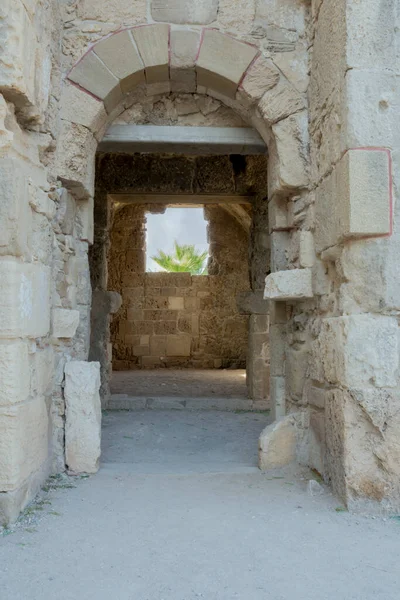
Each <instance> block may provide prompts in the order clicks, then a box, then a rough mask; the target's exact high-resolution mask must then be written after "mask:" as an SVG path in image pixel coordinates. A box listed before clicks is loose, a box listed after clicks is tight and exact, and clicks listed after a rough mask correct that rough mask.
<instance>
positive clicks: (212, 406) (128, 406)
mask: <svg viewBox="0 0 400 600" xmlns="http://www.w3.org/2000/svg"><path fill="white" fill-rule="evenodd" d="M269 408H270V402H269V401H268V400H248V399H245V398H177V397H176V396H128V394H113V395H112V396H111V399H110V401H109V402H108V406H107V410H144V409H149V410H221V411H227V412H228V411H236V410H244V411H254V412H257V411H266V410H269Z"/></svg>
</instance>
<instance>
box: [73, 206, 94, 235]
mask: <svg viewBox="0 0 400 600" xmlns="http://www.w3.org/2000/svg"><path fill="white" fill-rule="evenodd" d="M76 209H77V211H76V224H77V234H78V236H79V239H81V240H83V241H86V242H88V243H89V244H93V236H94V199H93V197H92V196H90V198H88V199H87V200H82V201H80V202H77V204H76Z"/></svg>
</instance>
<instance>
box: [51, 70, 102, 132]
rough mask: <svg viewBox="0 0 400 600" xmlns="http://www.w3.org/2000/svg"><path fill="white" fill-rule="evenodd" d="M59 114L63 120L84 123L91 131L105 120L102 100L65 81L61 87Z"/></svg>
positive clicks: (98, 129) (99, 126) (96, 130)
mask: <svg viewBox="0 0 400 600" xmlns="http://www.w3.org/2000/svg"><path fill="white" fill-rule="evenodd" d="M60 116H61V119H63V120H65V121H70V122H71V123H77V124H78V125H84V127H87V128H88V129H90V131H91V132H92V133H97V132H98V131H100V129H101V128H102V127H103V126H104V125H105V123H106V121H107V113H106V110H105V108H104V104H103V102H102V101H101V100H99V99H98V98H95V97H94V96H92V95H91V94H87V93H86V92H84V91H83V90H81V89H80V88H78V87H77V86H76V85H73V84H71V83H68V82H67V81H66V82H65V84H64V86H63V88H62V94H61V113H60Z"/></svg>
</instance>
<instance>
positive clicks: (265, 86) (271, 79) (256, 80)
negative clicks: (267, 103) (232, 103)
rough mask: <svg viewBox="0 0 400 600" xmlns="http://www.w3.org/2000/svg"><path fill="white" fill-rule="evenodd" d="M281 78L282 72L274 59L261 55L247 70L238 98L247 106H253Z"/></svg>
mask: <svg viewBox="0 0 400 600" xmlns="http://www.w3.org/2000/svg"><path fill="white" fill-rule="evenodd" d="M279 79H280V73H279V71H278V69H277V68H276V67H275V65H274V63H273V62H272V60H270V59H269V58H265V57H264V56H260V57H259V58H257V60H256V61H255V62H254V63H253V64H252V65H251V66H250V68H249V69H248V70H247V72H246V75H245V76H244V79H243V81H242V83H241V84H240V86H239V89H238V91H237V95H236V98H237V100H238V101H239V102H241V103H242V104H244V105H245V106H251V105H253V104H255V103H256V102H258V101H259V100H260V99H261V98H262V96H264V94H265V93H266V92H267V91H268V90H270V89H272V88H273V87H275V86H276V85H277V83H278V81H279Z"/></svg>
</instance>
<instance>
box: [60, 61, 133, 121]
mask: <svg viewBox="0 0 400 600" xmlns="http://www.w3.org/2000/svg"><path fill="white" fill-rule="evenodd" d="M68 79H69V80H70V81H74V82H75V83H77V84H78V85H80V86H81V87H83V88H84V89H85V90H88V91H89V92H90V93H91V94H94V96H96V97H97V98H99V99H100V100H103V102H104V106H105V107H106V111H107V112H108V113H110V112H111V111H112V110H113V109H114V108H115V107H116V106H117V104H118V103H119V102H120V101H121V100H122V91H121V87H120V85H119V79H118V78H117V77H115V75H113V74H112V73H111V71H110V70H109V69H107V67H106V66H105V65H104V63H103V62H102V61H101V60H100V58H99V57H98V56H97V54H95V53H94V51H93V50H91V51H90V52H88V53H87V54H85V56H84V57H83V58H82V59H81V60H80V61H79V62H78V63H77V64H76V65H75V66H74V67H73V68H72V69H71V71H70V72H69V73H68Z"/></svg>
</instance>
